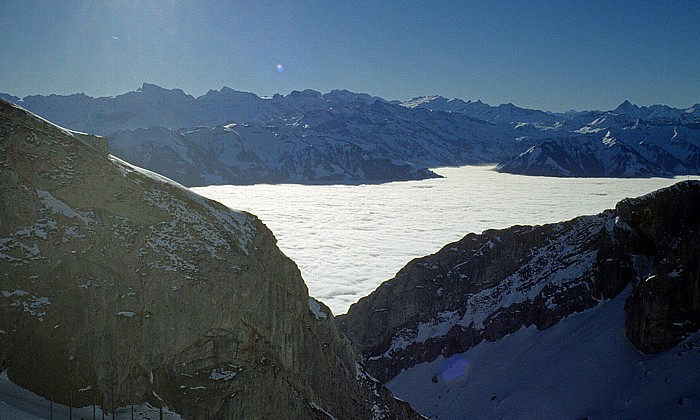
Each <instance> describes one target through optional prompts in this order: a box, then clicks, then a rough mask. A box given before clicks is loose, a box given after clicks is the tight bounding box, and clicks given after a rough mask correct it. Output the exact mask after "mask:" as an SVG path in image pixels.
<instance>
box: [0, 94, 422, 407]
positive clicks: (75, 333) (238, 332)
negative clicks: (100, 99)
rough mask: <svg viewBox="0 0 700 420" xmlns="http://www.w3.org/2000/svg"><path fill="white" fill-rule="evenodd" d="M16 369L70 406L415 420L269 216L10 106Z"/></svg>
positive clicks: (3, 234)
mask: <svg viewBox="0 0 700 420" xmlns="http://www.w3.org/2000/svg"><path fill="white" fill-rule="evenodd" d="M0 290H1V292H2V296H0V363H1V364H2V367H3V369H7V373H8V375H9V377H10V379H11V380H12V381H14V382H15V383H17V384H19V385H21V386H23V387H25V388H27V389H29V390H32V391H34V392H37V393H39V394H41V395H43V396H45V397H47V398H50V399H52V400H54V401H58V402H61V403H64V404H68V403H71V402H72V404H73V405H88V404H92V403H93V402H96V403H97V404H99V405H102V406H103V407H105V408H107V409H110V408H111V407H115V406H120V405H124V404H130V403H137V402H149V403H151V404H153V405H156V406H162V405H167V406H169V407H171V408H174V409H175V410H176V411H177V412H179V413H181V414H182V415H183V416H184V417H185V418H205V417H208V418H212V419H213V418H282V417H283V418H331V417H335V418H372V417H375V418H381V417H385V418H411V417H412V416H415V414H414V413H413V412H412V411H411V410H410V408H408V406H407V405H405V404H403V403H400V402H398V401H397V400H395V399H394V398H393V397H392V396H391V395H390V394H389V393H388V391H386V390H385V389H384V388H383V387H382V386H381V385H379V384H378V383H377V382H376V381H375V380H374V379H372V377H371V376H369V375H368V374H367V373H366V372H365V371H364V368H363V367H362V365H361V364H360V363H359V359H358V357H357V356H356V355H355V353H354V352H353V350H352V348H351V347H350V344H349V342H348V340H347V339H346V338H345V337H344V336H343V335H342V334H340V333H339V332H338V330H337V328H336V324H335V323H334V321H333V315H332V314H331V313H330V310H329V309H328V308H327V307H325V306H324V305H323V304H321V303H319V302H317V301H316V300H314V299H312V298H310V297H309V295H308V292H307V289H306V286H305V284H304V282H303V280H302V278H301V276H300V273H299V271H298V269H297V267H296V265H295V264H294V263H293V262H292V261H291V260H290V259H289V258H287V257H286V256H285V255H284V254H282V252H281V251H280V250H279V249H278V248H277V246H276V242H275V238H274V236H273V235H272V233H271V232H270V231H269V230H268V229H267V228H266V227H265V226H264V225H263V224H262V223H261V222H260V221H259V220H258V219H257V218H256V217H255V216H253V215H250V214H247V213H243V212H237V211H232V210H230V209H228V208H226V207H225V206H223V205H221V204H219V203H216V202H213V201H210V200H207V199H204V198H202V197H200V196H197V195H196V194H194V193H192V192H191V191H189V190H187V189H185V188H183V187H181V186H180V185H178V184H175V183H173V182H172V181H169V180H168V179H166V178H162V177H160V176H159V175H156V174H154V173H150V172H148V171H145V170H143V169H140V168H137V167H134V166H131V165H130V164H128V163H126V162H123V161H121V160H119V159H117V158H115V157H113V156H110V155H108V154H107V149H106V141H105V139H103V138H99V137H93V136H89V135H81V134H77V133H73V132H69V131H67V130H64V129H62V128H60V127H57V126H55V125H53V124H51V123H48V122H47V121H44V120H42V119H40V118H38V117H36V116H34V115H32V114H30V113H28V112H26V111H24V110H23V109H21V108H18V107H15V106H12V105H10V104H8V103H6V102H3V101H0Z"/></svg>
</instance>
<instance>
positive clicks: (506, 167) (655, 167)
mask: <svg viewBox="0 0 700 420" xmlns="http://www.w3.org/2000/svg"><path fill="white" fill-rule="evenodd" d="M694 112H695V109H694V108H690V109H688V110H677V109H674V108H669V107H666V106H660V105H656V106H653V107H649V108H646V107H645V108H639V107H636V106H634V105H632V104H630V103H629V102H627V101H626V102H625V103H623V104H622V105H620V106H619V107H618V108H616V110H614V111H610V112H606V113H604V114H603V115H601V116H599V117H598V118H596V119H595V120H593V121H591V122H590V123H588V124H586V125H585V126H583V127H581V128H579V129H578V130H575V131H573V132H571V133H570V136H569V137H564V138H558V139H547V140H545V141H544V142H542V143H540V144H538V145H536V146H534V147H531V148H530V149H528V150H526V151H525V152H523V153H521V154H520V155H518V156H515V157H513V158H510V159H508V160H505V161H503V162H501V163H500V164H499V165H498V167H497V170H498V171H501V172H509V173H517V174H525V175H544V176H575V177H626V178H631V177H650V176H674V175H687V174H697V173H700V119H698V118H697V117H696V116H695V115H694V114H693V113H694ZM691 121H692V122H691Z"/></svg>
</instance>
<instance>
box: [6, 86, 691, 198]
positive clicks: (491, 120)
mask: <svg viewBox="0 0 700 420" xmlns="http://www.w3.org/2000/svg"><path fill="white" fill-rule="evenodd" d="M0 98H3V99H5V100H8V101H11V102H14V103H17V104H19V105H21V106H22V107H24V108H26V109H28V110H30V111H32V112H34V113H36V114H38V115H41V116H43V117H45V118H47V119H49V120H51V121H53V122H55V123H57V124H59V125H61V126H64V127H66V128H69V129H71V130H76V131H83V132H89V133H94V134H99V135H103V136H107V137H108V138H109V140H110V150H111V151H112V153H113V154H115V155H116V156H119V157H121V158H123V159H125V160H127V161H129V162H132V163H134V164H136V165H139V166H142V167H145V168H147V169H150V170H154V171H156V172H159V173H162V174H163V175H165V176H168V177H169V178H171V179H174V180H176V181H178V182H180V183H182V184H184V185H188V186H201V185H211V184H251V183H284V182H293V183H360V182H383V181H393V180H409V179H425V178H429V177H435V176H437V175H436V174H434V173H433V172H431V171H430V170H429V168H431V167H439V166H458V165H467V164H497V163H498V166H497V168H496V170H498V171H502V172H510V173H519V174H526V175H545V176H576V177H599V176H609V177H650V176H664V177H669V176H675V175H685V174H698V173H700V105H696V106H694V107H691V108H688V109H676V108H671V107H668V106H664V105H655V106H651V107H638V106H636V105H632V104H630V103H629V102H627V101H625V102H624V103H622V104H621V105H620V106H619V107H617V108H616V109H614V110H611V111H606V112H603V111H584V112H576V111H570V112H566V113H552V112H545V111H539V110H532V109H525V108H520V107H517V106H515V105H513V104H504V105H499V106H490V105H487V104H485V103H483V102H481V101H466V102H465V101H462V100H460V99H446V98H443V97H440V96H427V97H418V98H414V99H412V100H409V101H404V102H400V101H387V100H385V99H382V98H379V97H375V96H371V95H368V94H363V93H353V92H349V91H347V90H333V91H331V92H329V93H326V94H321V93H319V92H316V91H313V90H304V91H293V92H291V93H290V94H288V95H285V96H283V95H275V96H273V97H265V98H261V97H259V96H257V95H255V94H253V93H246V92H239V91H235V90H233V89H230V88H226V87H224V88H222V89H221V90H218V91H217V90H210V91H209V92H207V93H206V94H205V95H202V96H200V97H197V98H195V97H193V96H191V95H188V94H186V93H184V92H183V91H182V90H179V89H163V88H161V87H158V86H156V85H152V84H143V86H142V87H141V88H140V89H138V90H136V91H134V92H129V93H125V94H123V95H118V96H115V97H101V98H92V97H89V96H86V95H84V94H75V95H69V96H60V95H49V96H41V95H35V96H28V97H25V98H17V97H13V96H10V95H7V94H2V95H0Z"/></svg>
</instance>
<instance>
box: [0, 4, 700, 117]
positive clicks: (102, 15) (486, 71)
mask: <svg viewBox="0 0 700 420" xmlns="http://www.w3.org/2000/svg"><path fill="white" fill-rule="evenodd" d="M697 22H700V4H698V3H697V2H693V1H635V2H627V1H620V2H607V1H588V2H573V1H562V2H556V3H554V2H553V3H546V2H534V1H502V2H495V1H489V2H476V1H469V2H458V1H448V2H438V3H431V2H417V1H411V2H390V1H358V2H341V1H323V2H320V1H319V2H296V1H290V2H286V1H260V2H240V1H233V2H231V1H204V2H197V1H190V0H177V1H172V2H166V1H160V0H158V1H156V0H154V1H134V0H128V1H126V0H125V1H118V2H117V1H108V0H99V1H87V0H85V1H75V2H43V1H34V0H30V1H21V0H6V1H3V2H2V3H0V25H2V28H3V31H2V32H3V35H2V37H1V41H2V42H0V74H2V77H1V78H0V92H3V93H9V94H12V95H16V96H20V97H24V96H27V95H32V94H52V93H55V94H71V93H78V92H83V93H85V94H87V95H90V96H114V95H118V94H122V93H125V92H129V91H133V90H135V89H137V88H138V87H139V86H141V84H142V83H143V82H149V83H154V84H157V85H159V86H162V87H165V88H180V89H182V90H184V91H185V92H186V93H189V94H192V95H194V96H200V95H202V94H204V93H206V92H207V91H208V90H209V89H219V88H221V87H222V86H228V87H231V88H233V89H236V90H242V91H250V92H253V93H256V94H257V95H260V96H267V95H273V94H275V93H282V94H286V93H289V92H290V91H292V90H303V89H315V90H318V91H321V92H328V91H330V90H332V89H348V90H351V91H354V92H366V93H369V94H371V95H376V96H381V97H383V98H386V99H401V100H406V99H410V98H412V97H415V96H423V95H442V96H445V97H447V98H461V99H464V100H470V99H471V100H476V99H480V100H482V101H484V102H486V103H489V104H491V105H498V104H501V103H508V102H512V103H514V104H516V105H518V106H522V107H528V108H537V109H543V110H549V111H566V110H569V109H576V110H587V109H600V110H607V109H613V108H615V107H616V106H617V105H618V104H620V103H621V102H622V101H624V100H626V99H628V100H630V101H632V102H633V103H636V104H638V105H652V104H666V105H670V106H673V107H677V108H686V107H689V106H691V105H693V104H696V103H698V102H700V77H698V73H697V70H698V69H699V68H700V54H698V53H697V46H698V45H700V25H698V24H697Z"/></svg>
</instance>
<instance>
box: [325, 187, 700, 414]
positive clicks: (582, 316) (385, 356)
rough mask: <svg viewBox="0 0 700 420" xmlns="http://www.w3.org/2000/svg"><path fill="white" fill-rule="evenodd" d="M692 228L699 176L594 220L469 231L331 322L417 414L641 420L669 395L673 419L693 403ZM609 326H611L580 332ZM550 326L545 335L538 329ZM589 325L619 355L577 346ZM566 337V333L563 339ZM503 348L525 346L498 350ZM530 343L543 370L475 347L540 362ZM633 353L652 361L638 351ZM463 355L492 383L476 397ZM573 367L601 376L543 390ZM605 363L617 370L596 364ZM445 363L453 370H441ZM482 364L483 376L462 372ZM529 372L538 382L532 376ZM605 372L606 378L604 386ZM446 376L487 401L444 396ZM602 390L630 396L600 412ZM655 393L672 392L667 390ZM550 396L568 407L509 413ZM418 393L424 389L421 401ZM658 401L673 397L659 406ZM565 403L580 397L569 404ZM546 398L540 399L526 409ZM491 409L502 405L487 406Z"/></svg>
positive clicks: (699, 282) (699, 263)
mask: <svg viewBox="0 0 700 420" xmlns="http://www.w3.org/2000/svg"><path fill="white" fill-rule="evenodd" d="M698 233H700V182H697V181H687V182H681V183H678V184H676V185H674V186H672V187H669V188H666V189H663V190H659V191H657V192H655V193H652V194H649V195H646V196H643V197H640V198H636V199H626V200H623V201H621V202H620V203H618V205H617V206H616V208H615V209H614V210H608V211H605V212H603V213H601V214H599V215H595V216H582V217H578V218H576V219H573V220H570V221H567V222H561V223H556V224H550V225H543V226H514V227H511V228H508V229H503V230H489V231H485V232H484V233H483V234H480V235H477V234H469V235H467V236H465V237H464V238H463V239H461V240H459V241H457V242H455V243H451V244H448V245H446V246H445V247H444V248H443V249H442V250H440V251H439V252H437V253H436V254H433V255H430V256H427V257H424V258H418V259H415V260H413V261H411V262H410V263H409V264H408V265H406V266H405V267H404V268H403V269H402V270H400V271H399V272H398V273H397V274H396V276H395V277H394V278H393V279H391V280H388V281H386V282H385V283H383V284H382V285H381V286H379V287H378V288H377V289H376V290H375V291H374V292H373V293H371V294H370V295H369V296H367V297H365V298H362V299H360V300H359V301H358V302H357V303H356V304H354V305H353V306H351V307H350V309H349V311H348V313H347V314H346V315H341V316H339V317H338V318H337V319H338V321H339V322H340V324H341V328H342V329H343V330H344V331H345V332H346V334H347V335H348V337H349V338H350V339H351V340H352V342H353V345H354V346H355V347H356V349H358V350H359V351H360V352H361V353H362V354H363V355H364V356H365V361H366V363H367V366H368V368H369V369H370V371H371V372H372V374H373V375H375V376H376V377H377V378H379V379H381V380H382V381H388V380H391V379H392V378H396V380H395V381H393V382H392V384H393V385H392V386H393V387H394V389H396V390H397V392H399V393H400V395H403V397H404V398H407V399H408V401H409V402H412V401H411V398H416V402H417V404H415V405H414V408H416V409H418V410H419V411H421V413H422V414H424V415H428V414H430V415H434V414H436V413H442V414H446V413H458V412H462V413H464V412H467V411H466V410H468V409H469V407H468V406H467V405H466V404H467V403H468V402H471V401H476V400H477V399H478V400H479V401H480V402H479V406H478V407H479V410H487V411H481V412H482V413H484V412H488V413H490V415H484V417H487V418H488V417H492V416H493V415H494V414H496V413H500V414H499V415H502V416H505V417H521V416H523V415H525V416H526V417H535V418H537V417H540V418H541V417H551V416H553V417H557V418H558V417H564V418H580V417H583V416H586V415H592V414H597V415H600V416H602V417H617V416H618V415H619V412H618V411H616V410H623V412H622V413H623V415H625V416H627V415H626V414H625V411H624V409H627V410H630V411H628V412H630V413H632V412H641V411H643V409H644V408H645V407H649V406H650V405H651V406H655V407H656V409H657V410H659V409H662V410H663V409H667V410H669V411H668V412H669V413H670V412H673V411H674V410H676V406H677V405H678V404H682V403H683V401H687V402H690V404H691V405H690V407H682V408H680V409H679V410H680V412H681V413H684V414H683V415H682V416H681V417H688V413H696V412H695V411H694V410H697V407H699V406H700V393H699V392H700V391H699V390H700V377H698V376H697V374H696V373H697V372H698V369H699V368H700V357H698V355H697V354H696V353H697V352H698V349H700V343H699V342H697V340H698V336H697V334H696V332H697V331H698V329H700V305H699V304H698V302H700V299H699V297H700V296H699V295H698V290H700V239H699V238H700V236H699V235H698ZM620 296H622V297H620ZM623 308H624V309H623ZM592 311H593V312H592ZM574 314H579V315H577V316H574ZM586 314H587V315H586ZM612 319H614V320H617V321H615V322H616V323H615V324H611V325H600V324H592V323H595V322H608V320H612ZM618 321H619V322H618ZM560 324H561V325H560ZM535 328H536V329H535ZM550 328H555V329H554V330H553V331H554V332H552V333H545V331H548V329H550ZM536 330H542V332H537V331H536ZM596 331H607V332H606V333H605V334H606V336H610V337H611V339H614V340H616V341H615V342H614V343H610V347H608V348H610V349H614V350H615V351H618V352H620V354H613V355H609V354H605V353H601V352H600V349H598V348H596V347H595V346H592V345H591V343H589V342H579V341H578V340H584V339H585V337H587V336H590V335H595V333H596ZM574 332H575V333H576V335H575V336H574V337H573V338H572V337H568V338H566V335H567V334H572V333H574ZM611 334H612V335H611ZM693 334H695V335H693ZM509 335H512V338H509V337H508V336H509ZM625 336H626V339H624V341H622V340H623V338H622V337H625ZM553 337H555V338H553ZM556 337H560V338H561V340H557V339H556ZM689 339H690V340H691V341H688V340H689ZM484 340H486V341H484ZM490 342H492V344H491V343H490ZM500 343H503V344H500ZM514 343H520V344H522V345H525V346H527V347H526V348H518V349H509V347H508V346H509V345H512V344H514ZM635 347H636V349H637V350H635ZM544 348H546V349H547V351H546V352H545V353H543V354H548V355H550V356H551V355H556V357H555V358H553V360H552V362H553V363H555V365H554V367H551V366H543V367H541V368H536V367H529V366H523V367H518V366H514V367H513V368H512V369H509V367H508V366H509V364H506V365H505V366H499V365H498V364H494V363H491V362H489V361H488V355H487V354H485V353H484V352H488V351H490V350H489V349H494V351H495V352H496V354H495V355H494V357H495V358H496V360H504V359H505V358H506V356H508V355H509V354H510V355H515V356H516V357H518V358H520V359H522V360H532V361H540V362H542V363H546V358H545V359H542V357H541V356H542V354H539V353H532V352H539V351H540V350H541V349H544ZM538 349H539V350H538ZM638 350H641V351H642V352H644V353H646V354H657V353H661V355H660V356H658V357H655V356H643V355H642V354H641V353H638ZM689 352H690V353H693V354H692V355H691V356H689V357H674V356H673V355H674V354H676V353H683V354H685V353H689ZM477 354H478V355H481V356H478V357H479V359H478V360H479V361H480V362H481V363H482V364H483V365H482V366H478V367H476V366H475V367H474V369H475V375H476V376H477V378H479V379H477V380H481V381H485V380H486V378H489V377H490V378H492V380H493V383H492V384H491V385H487V384H486V383H485V382H481V383H482V384H484V385H485V386H484V389H483V390H479V389H478V385H479V384H480V382H475V383H474V384H468V385H465V383H468V376H467V375H468V374H469V370H470V369H471V367H470V366H467V364H466V363H469V362H468V361H469V360H471V359H472V358H475V357H477V356H475V355H477ZM635 354H636V356H635ZM581 360H587V361H590V362H591V366H595V367H601V366H605V367H606V370H605V371H604V372H595V371H594V372H586V373H583V374H582V375H581V377H579V378H577V379H576V380H572V381H569V382H568V383H566V384H561V383H558V382H557V383H554V382H553V380H554V379H553V378H561V375H562V374H563V373H561V374H558V375H559V376H556V375H555V373H556V372H569V374H571V375H575V374H576V373H575V372H576V370H577V369H578V368H579V367H580V366H581V364H580V363H581ZM609 360H617V361H620V363H626V365H609V364H608V361H609ZM637 361H640V363H641V364H642V365H641V366H640V365H637ZM450 363H457V364H458V365H457V366H455V367H454V368H453V367H450ZM510 363H512V361H511V362H510ZM460 364H461V365H460ZM441 368H442V369H444V370H440V369H441ZM486 368H489V369H491V370H481V371H479V372H478V374H477V373H476V370H477V369H486ZM618 370H619V372H618ZM538 372H548V373H547V374H546V375H549V376H537V374H538ZM650 372H660V373H659V374H661V373H663V372H668V373H669V374H673V375H681V376H680V377H677V376H676V377H674V378H673V380H672V382H671V383H670V384H669V383H668V381H669V380H670V379H671V378H670V377H656V378H651V379H649V378H647V379H644V380H640V381H636V376H635V373H639V374H643V375H648V374H649V373H650ZM522 374H533V375H535V376H532V377H520V376H519V375H522ZM397 375H398V376H397ZM451 375H453V376H452V377H451ZM463 375H464V378H462V376H463ZM607 377H611V378H614V379H612V382H610V381H609V380H608V379H606V378H607ZM463 379H464V380H463ZM632 379H634V381H631V380H632ZM640 379H641V378H640ZM451 381H456V383H459V384H460V386H462V385H463V386H464V387H468V388H467V389H474V390H476V391H475V392H477V391H478V392H489V393H492V394H479V395H474V396H471V397H469V398H465V399H462V398H459V397H455V396H454V395H448V393H449V392H451V391H455V387H453V386H452V385H454V384H451ZM464 381H467V382H464ZM611 383H612V384H616V385H624V386H629V389H628V390H626V391H625V392H634V393H638V394H636V395H631V396H629V398H630V399H629V400H627V401H626V403H624V401H617V402H615V404H610V405H606V404H608V403H609V398H610V397H609V396H608V395H606V390H608V389H609V388H610V384H611ZM417 384H418V385H417ZM421 384H422V385H421ZM433 384H435V385H433ZM509 384H517V385H518V386H510V385H509ZM474 386H477V388H473V387H474ZM666 386H669V387H670V386H674V388H669V389H672V390H671V391H670V392H669V391H668V389H666V388H664V387H666ZM411 387H413V388H414V389H413V390H409V388H411ZM423 387H425V388H423ZM558 387H562V388H561V389H563V390H566V392H564V391H561V389H560V388H558ZM457 388H459V387H457ZM550 388H552V391H547V392H554V394H553V395H563V394H566V395H569V396H568V397H566V399H564V400H562V401H559V402H558V403H557V404H556V405H555V408H561V409H571V410H570V411H565V412H559V411H556V410H555V411H553V412H551V413H550V412H548V411H542V410H547V409H548V405H543V406H542V407H540V408H539V409H536V408H533V409H534V410H535V411H532V412H529V413H528V412H527V410H526V411H522V410H523V407H522V406H517V405H514V404H515V403H516V402H518V401H521V400H522V398H523V396H530V395H533V394H535V393H537V392H540V391H542V390H547V389H550ZM419 389H420V390H425V389H431V391H430V392H432V393H433V394H430V395H431V398H432V397H434V398H433V399H431V400H430V405H428V402H427V400H425V399H424V398H423V397H421V396H420V394H422V392H421V391H419ZM554 389H560V391H554ZM632 390H633V391H632ZM458 392H460V393H461V392H462V391H458ZM671 394H673V395H675V397H674V398H673V399H671V400H668V399H667V398H668V396H669V395H671ZM424 395H428V394H424ZM492 395H495V398H493V399H492V400H490V398H491V397H492ZM625 395H626V394H625ZM579 396H585V397H579ZM577 398H585V399H583V400H581V401H584V402H583V403H580V402H579V403H577V402H576V401H575V399H577ZM686 398H687V399H688V400H684V399H686ZM679 399H680V401H681V403H678V401H679ZM551 400H552V398H550V396H548V395H545V396H539V397H538V398H536V399H535V400H534V401H546V402H547V403H548V404H549V403H553V402H552V401H551ZM554 400H555V401H554V402H556V398H555V399H554ZM502 401H505V402H507V403H506V404H504V405H502V406H499V403H501V402H502ZM691 401H692V402H691ZM625 404H627V405H625ZM528 407H529V406H528ZM625 407H626V408H625ZM582 408H588V409H590V410H592V411H590V412H587V411H585V410H582ZM488 410H493V411H488ZM538 410H540V411H538ZM596 410H597V411H596ZM606 410H607V411H606Z"/></svg>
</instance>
